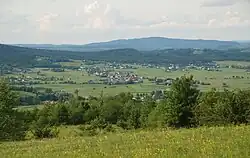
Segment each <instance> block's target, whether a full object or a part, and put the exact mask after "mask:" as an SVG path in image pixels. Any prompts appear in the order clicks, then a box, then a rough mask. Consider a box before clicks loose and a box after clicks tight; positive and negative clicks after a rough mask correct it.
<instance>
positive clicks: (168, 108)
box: [0, 76, 250, 140]
mask: <svg viewBox="0 0 250 158" xmlns="http://www.w3.org/2000/svg"><path fill="white" fill-rule="evenodd" d="M194 85H195V81H194V80H193V77H192V76H189V77H187V76H183V77H181V78H177V79H176V80H174V81H173V84H172V85H171V88H170V90H169V91H165V93H163V94H162V95H164V96H163V99H162V100H160V101H159V102H158V100H157V101H156V100H154V99H153V98H152V96H151V95H147V94H138V95H132V94H130V93H120V94H118V95H116V96H109V97H106V96H103V92H101V95H100V97H89V98H83V97H80V96H78V95H77V94H76V95H75V96H74V97H72V98H71V99H70V100H69V101H68V102H58V103H55V104H46V105H44V106H43V108H41V109H37V108H35V109H34V110H29V111H26V110H22V111H20V110H19V111H17V110H14V107H16V106H18V104H19V103H18V98H17V97H16V96H15V94H14V93H13V92H11V89H10V88H9V86H8V84H6V83H5V82H1V83H0V114H1V115H0V127H1V128H0V140H20V139H24V137H25V134H26V131H27V130H28V127H30V129H29V130H30V131H31V132H32V133H33V135H34V137H35V138H39V139H40V138H52V137H56V136H57V135H58V130H57V128H56V126H60V125H84V126H81V129H82V131H84V132H85V133H86V134H87V135H96V134H99V133H103V132H104V133H105V132H114V131H117V130H118V129H119V128H122V129H125V130H129V129H138V128H149V127H150V128H155V127H174V128H183V127H184V128H190V127H196V126H217V125H231V124H234V125H238V124H249V123H250V122H249V121H250V91H248V90H244V91H243V90H234V91H229V90H224V91H223V92H219V91H216V90H215V89H212V90H211V91H209V92H199V90H197V89H196V87H195V86H194ZM136 96H137V97H136ZM142 96H143V97H144V99H143V100H141V99H140V98H141V97H142Z"/></svg>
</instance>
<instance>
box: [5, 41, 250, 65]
mask: <svg viewBox="0 0 250 158" xmlns="http://www.w3.org/2000/svg"><path fill="white" fill-rule="evenodd" d="M0 56H1V58H0V63H1V64H2V65H3V64H7V65H8V64H10V65H12V66H19V67H36V66H39V64H45V65H46V64H48V63H40V62H39V61H38V60H36V59H37V57H47V58H48V59H51V60H52V61H64V60H69V59H77V60H94V61H107V62H123V63H147V64H157V65H165V64H170V63H172V64H183V65H186V64H189V63H196V62H210V61H220V60H238V61H250V49H247V48H244V49H243V48H234V49H227V50H213V49H191V48H190V49H164V50H154V51H138V50H136V49H112V50H105V51H93V52H75V51H60V50H45V49H34V48H24V47H18V46H11V45H3V44H0Z"/></svg>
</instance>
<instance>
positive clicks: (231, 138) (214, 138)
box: [0, 126, 250, 158]
mask: <svg viewBox="0 0 250 158" xmlns="http://www.w3.org/2000/svg"><path fill="white" fill-rule="evenodd" d="M64 130H65V129H64ZM68 130H69V129H68ZM65 133H67V132H65V131H64V134H65ZM68 134H69V133H68ZM249 134H250V126H241V127H220V128H218V127H217V128H198V129H189V130H187V129H183V130H177V131H174V130H166V131H153V132H152V131H136V132H126V133H117V134H109V135H101V136H96V137H79V136H69V135H64V137H59V138H57V139H51V140H32V141H24V142H7V143H3V144H0V153H1V156H2V157H4V158H8V157H11V158H12V157H20V158H24V157H36V158H39V157H41V158H42V157H46V158H50V157H51V158H56V157H70V158H74V157H129V158H130V157H138V158H139V157H144V158H147V157H152V158H155V157H190V158H191V157H218V158H221V157H249V156H250V137H249ZM71 135H72V134H71Z"/></svg>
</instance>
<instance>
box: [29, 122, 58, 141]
mask: <svg viewBox="0 0 250 158" xmlns="http://www.w3.org/2000/svg"><path fill="white" fill-rule="evenodd" d="M31 132H32V134H33V136H34V137H35V138H36V139H43V138H54V137H57V136H58V134H59V131H58V129H57V128H55V127H50V126H48V125H46V126H44V127H42V126H39V125H35V126H34V127H33V129H32V130H31Z"/></svg>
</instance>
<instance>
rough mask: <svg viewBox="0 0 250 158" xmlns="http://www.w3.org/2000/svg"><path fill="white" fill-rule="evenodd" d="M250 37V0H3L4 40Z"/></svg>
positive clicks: (0, 36) (0, 24) (0, 28)
mask: <svg viewBox="0 0 250 158" xmlns="http://www.w3.org/2000/svg"><path fill="white" fill-rule="evenodd" d="M150 36H154V37H157V36H160V37H168V38H185V39H217V40H250V0H189V1H184V0H136V1H135V0H126V1H123V0H99V1H97V0H70V1H69V0H1V2H0V43H10V44H14V43H23V44H25V43H51V44H85V43H91V42H100V41H109V40H114V39H123V38H139V37H150Z"/></svg>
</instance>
